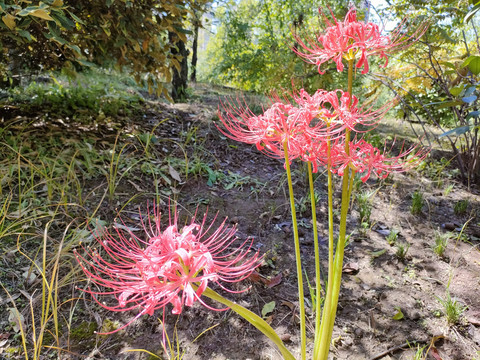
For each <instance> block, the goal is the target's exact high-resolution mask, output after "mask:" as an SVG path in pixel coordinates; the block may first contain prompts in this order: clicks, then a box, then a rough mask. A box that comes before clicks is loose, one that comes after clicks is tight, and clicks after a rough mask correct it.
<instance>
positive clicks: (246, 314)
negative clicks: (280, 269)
mask: <svg viewBox="0 0 480 360" xmlns="http://www.w3.org/2000/svg"><path fill="white" fill-rule="evenodd" d="M202 295H205V296H206V297H208V298H210V299H212V300H215V301H218V302H219V303H220V304H223V305H226V306H228V307H229V308H230V309H232V310H233V311H235V312H236V313H237V314H238V315H240V316H241V317H242V318H244V319H245V320H247V321H248V322H249V323H250V324H252V325H253V326H255V327H256V328H257V329H258V330H260V331H261V332H262V333H263V334H264V335H265V336H267V337H268V338H269V339H270V340H272V341H273V342H274V343H275V345H277V347H278V350H279V351H280V353H281V354H282V356H283V358H284V359H285V360H295V357H294V356H293V355H292V353H291V352H290V351H289V350H288V349H287V348H286V347H285V345H284V344H283V341H282V339H280V337H279V336H278V335H277V334H276V333H275V330H273V328H272V327H271V326H270V325H269V324H268V323H267V322H266V321H265V320H263V319H262V318H261V317H260V316H258V315H257V314H255V313H253V312H251V311H250V310H248V309H245V308H244V307H243V306H241V305H238V304H237V303H235V302H233V301H230V300H228V299H225V298H224V297H223V296H221V295H220V294H218V293H216V292H215V291H213V290H212V289H210V288H208V287H207V288H206V289H205V291H204V292H203V293H202Z"/></svg>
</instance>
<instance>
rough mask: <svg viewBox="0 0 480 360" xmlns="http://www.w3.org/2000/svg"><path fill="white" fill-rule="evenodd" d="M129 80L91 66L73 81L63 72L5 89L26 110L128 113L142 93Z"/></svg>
mask: <svg viewBox="0 0 480 360" xmlns="http://www.w3.org/2000/svg"><path fill="white" fill-rule="evenodd" d="M132 85H134V83H133V84H132V83H131V82H128V80H126V79H122V78H121V77H120V76H119V74H116V73H110V74H107V73H106V72H105V71H102V70H94V69H91V70H90V71H86V72H83V73H81V74H79V75H78V76H77V78H76V80H75V81H72V80H71V79H68V78H67V77H65V76H59V77H58V78H53V77H52V82H50V83H40V82H39V83H37V82H35V81H34V82H32V83H30V84H29V85H27V86H26V87H21V86H18V87H15V88H13V89H10V90H9V92H8V95H9V99H8V101H9V102H11V103H15V104H16V105H19V104H20V106H21V107H22V109H23V110H24V111H25V112H27V113H31V112H34V113H35V112H38V111H44V112H48V113H50V114H55V115H59V116H64V117H66V116H71V117H73V118H74V119H80V120H82V119H84V120H85V119H87V120H88V119H91V117H92V116H93V117H94V118H95V119H97V116H98V115H100V114H103V115H105V116H117V115H122V114H123V115H129V114H131V112H132V111H133V110H134V109H135V108H136V107H138V106H139V105H140V104H142V103H143V97H142V96H141V95H140V94H139V93H138V91H137V89H136V88H135V87H134V86H132Z"/></svg>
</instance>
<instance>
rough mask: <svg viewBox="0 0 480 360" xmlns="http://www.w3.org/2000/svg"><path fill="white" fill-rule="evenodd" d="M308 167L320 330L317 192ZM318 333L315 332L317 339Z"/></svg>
mask: <svg viewBox="0 0 480 360" xmlns="http://www.w3.org/2000/svg"><path fill="white" fill-rule="evenodd" d="M307 167H308V183H309V185H310V204H311V206H312V223H313V246H314V247H315V277H316V290H315V291H316V292H315V297H316V301H315V329H319V328H320V313H321V311H322V307H321V304H320V297H321V296H322V294H321V290H322V284H321V283H320V247H319V244H318V229H317V207H316V201H315V192H314V188H313V174H312V163H311V162H310V161H309V162H308V163H307ZM316 337H317V333H316V332H315V338H316Z"/></svg>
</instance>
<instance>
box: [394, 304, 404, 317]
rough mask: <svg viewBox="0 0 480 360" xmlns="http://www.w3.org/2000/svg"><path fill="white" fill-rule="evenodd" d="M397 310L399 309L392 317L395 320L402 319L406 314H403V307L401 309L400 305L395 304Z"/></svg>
mask: <svg viewBox="0 0 480 360" xmlns="http://www.w3.org/2000/svg"><path fill="white" fill-rule="evenodd" d="M395 310H397V313H396V314H395V315H393V317H392V319H393V320H402V319H403V318H404V317H405V316H404V315H403V312H402V309H400V307H399V306H395Z"/></svg>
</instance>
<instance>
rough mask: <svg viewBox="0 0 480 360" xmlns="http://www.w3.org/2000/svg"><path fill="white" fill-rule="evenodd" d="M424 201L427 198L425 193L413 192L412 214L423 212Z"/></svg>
mask: <svg viewBox="0 0 480 360" xmlns="http://www.w3.org/2000/svg"><path fill="white" fill-rule="evenodd" d="M424 203H425V200H424V199H423V194H422V193H421V192H420V191H415V192H414V193H413V194H412V205H411V206H410V212H411V213H412V215H419V214H421V213H422V208H423V204H424Z"/></svg>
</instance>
